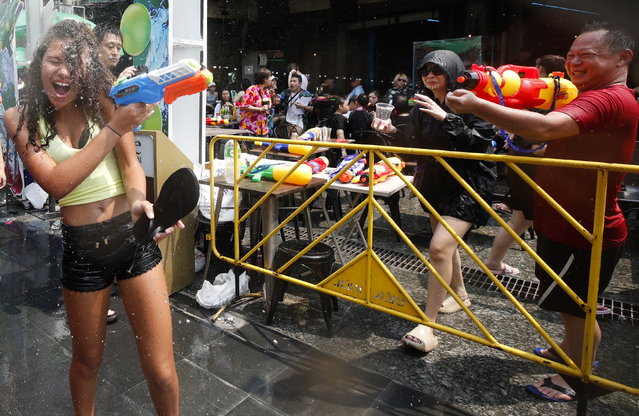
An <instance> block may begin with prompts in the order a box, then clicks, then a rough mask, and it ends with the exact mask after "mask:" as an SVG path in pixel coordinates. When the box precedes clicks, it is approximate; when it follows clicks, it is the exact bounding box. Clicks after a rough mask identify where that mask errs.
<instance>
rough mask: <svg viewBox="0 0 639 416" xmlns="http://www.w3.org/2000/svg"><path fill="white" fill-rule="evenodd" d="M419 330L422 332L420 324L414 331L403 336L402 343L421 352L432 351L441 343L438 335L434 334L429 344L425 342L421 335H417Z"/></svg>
mask: <svg viewBox="0 0 639 416" xmlns="http://www.w3.org/2000/svg"><path fill="white" fill-rule="evenodd" d="M417 332H421V327H420V326H419V325H417V326H416V327H415V328H414V329H413V330H412V331H410V332H409V333H407V334H406V335H404V336H403V337H402V339H401V341H402V343H403V344H404V345H406V346H408V347H411V348H414V349H416V350H418V351H421V352H431V351H432V350H434V349H435V347H436V346H437V344H439V341H438V340H437V337H436V336H433V337H432V338H431V339H430V341H429V342H428V344H427V343H425V342H424V341H423V340H422V339H421V338H420V337H418V336H417V335H416V333H417ZM411 338H412V339H411Z"/></svg>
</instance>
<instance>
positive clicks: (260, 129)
mask: <svg viewBox="0 0 639 416" xmlns="http://www.w3.org/2000/svg"><path fill="white" fill-rule="evenodd" d="M270 78H271V70H270V69H267V68H261V69H260V70H259V71H258V73H257V74H255V84H254V85H251V86H250V87H248V89H247V90H246V92H245V93H244V97H242V101H241V102H240V107H241V108H242V109H243V110H244V112H243V113H244V115H243V117H242V122H241V124H240V127H241V128H243V129H246V130H251V131H252V132H253V133H255V135H257V136H266V135H268V125H267V118H268V115H269V113H270V111H271V107H272V103H271V95H270V94H269V91H268V88H269V87H270V85H271V80H270Z"/></svg>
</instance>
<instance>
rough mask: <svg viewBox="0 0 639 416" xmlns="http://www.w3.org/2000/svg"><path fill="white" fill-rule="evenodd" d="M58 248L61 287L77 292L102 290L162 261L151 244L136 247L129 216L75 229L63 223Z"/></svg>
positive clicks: (147, 269) (157, 248) (158, 249)
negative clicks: (60, 242)
mask: <svg viewBox="0 0 639 416" xmlns="http://www.w3.org/2000/svg"><path fill="white" fill-rule="evenodd" d="M62 246H63V254H62V286H63V287H64V288H65V289H69V290H74V291H77V292H92V291H96V290H101V289H104V288H106V287H109V286H111V284H113V281H114V279H115V278H116V277H117V279H118V280H124V279H130V278H132V277H135V276H139V275H141V274H143V273H145V272H147V271H149V270H151V269H153V268H154V267H155V266H156V265H157V264H158V263H160V261H161V260H162V254H161V253H160V248H159V247H158V245H157V244H156V243H155V242H154V241H152V242H150V243H148V244H145V245H138V244H136V242H135V239H134V237H133V223H132V222H131V215H130V214H129V213H124V214H122V215H119V216H117V217H115V218H111V219H110V220H107V221H103V222H99V223H96V224H88V225H81V226H77V227H71V226H68V225H65V224H64V223H63V224H62Z"/></svg>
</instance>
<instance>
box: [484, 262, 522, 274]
mask: <svg viewBox="0 0 639 416" xmlns="http://www.w3.org/2000/svg"><path fill="white" fill-rule="evenodd" d="M502 264H503V266H502V268H501V269H489V270H490V272H491V273H492V274H494V275H495V276H497V275H500V276H517V275H518V274H519V269H518V268H516V267H512V266H509V265H508V264H506V263H502Z"/></svg>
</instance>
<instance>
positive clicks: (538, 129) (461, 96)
mask: <svg viewBox="0 0 639 416" xmlns="http://www.w3.org/2000/svg"><path fill="white" fill-rule="evenodd" d="M446 104H447V105H448V106H449V107H450V108H451V109H452V110H453V111H454V112H455V113H458V114H463V113H472V114H475V115H477V116H479V117H481V118H483V119H484V120H486V121H488V122H490V123H492V124H494V125H495V126H497V127H501V128H503V129H504V130H506V131H509V132H512V133H515V134H517V135H520V136H522V137H525V138H526V139H527V140H531V141H536V142H547V141H551V140H556V139H562V138H564V137H571V136H574V135H576V134H578V133H579V126H578V125H577V122H575V120H573V119H572V117H570V116H569V115H567V114H564V113H560V112H557V111H553V112H551V113H548V114H546V115H543V114H539V113H535V112H533V111H526V110H516V109H513V108H508V107H504V106H501V105H498V104H495V103H491V102H490V101H486V100H482V99H481V98H478V97H477V96H476V95H475V94H473V93H472V92H470V91H466V90H456V91H453V92H451V93H449V94H448V96H447V98H446Z"/></svg>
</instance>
